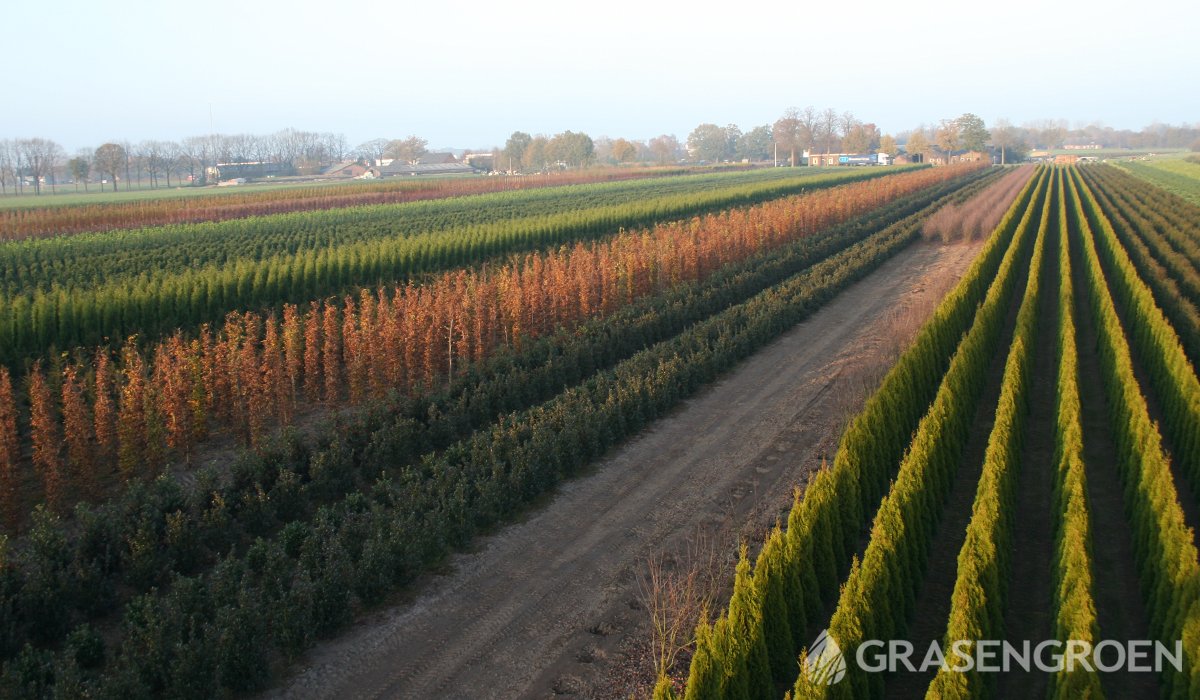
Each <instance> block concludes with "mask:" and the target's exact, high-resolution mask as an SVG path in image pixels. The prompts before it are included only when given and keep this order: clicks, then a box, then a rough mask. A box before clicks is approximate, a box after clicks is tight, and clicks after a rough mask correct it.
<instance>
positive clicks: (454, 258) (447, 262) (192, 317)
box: [0, 173, 906, 365]
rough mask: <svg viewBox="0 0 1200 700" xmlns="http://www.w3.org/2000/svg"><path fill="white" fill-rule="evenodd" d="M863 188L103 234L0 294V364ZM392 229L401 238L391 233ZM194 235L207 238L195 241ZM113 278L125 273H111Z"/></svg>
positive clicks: (759, 189)
mask: <svg viewBox="0 0 1200 700" xmlns="http://www.w3.org/2000/svg"><path fill="white" fill-rule="evenodd" d="M905 176H906V175H905V173H899V174H889V175H886V176H883V177H882V179H884V180H890V179H893V178H905ZM861 179H864V177H863V176H855V175H853V174H850V175H843V174H832V175H822V176H817V177H811V176H810V177H800V178H795V179H793V180H789V181H784V182H771V181H768V182H765V183H752V184H749V185H741V186H735V187H728V188H722V189H717V190H714V191H711V192H699V193H697V192H687V193H683V194H678V195H673V196H668V197H661V198H642V199H638V200H635V201H631V202H626V203H622V204H615V205H609V204H605V205H602V206H595V207H587V206H586V205H585V203H582V202H576V204H578V205H580V206H578V207H576V208H574V209H567V210H557V209H556V211H555V212H554V213H550V214H546V215H528V214H527V213H522V214H521V216H520V218H498V219H497V218H494V217H496V216H497V215H498V213H497V212H496V211H493V210H489V209H488V208H487V207H486V205H485V204H484V203H474V206H473V207H472V208H471V209H470V212H472V213H475V214H477V215H478V216H482V217H484V220H483V221H482V222H480V223H478V224H473V225H469V226H465V227H464V226H458V225H454V224H452V223H449V222H445V221H443V222H440V223H437V224H432V223H431V224H429V225H426V226H423V227H421V228H418V229H409V228H408V227H405V226H401V225H400V224H399V223H398V222H397V219H396V217H397V216H399V215H401V214H402V212H398V211H391V210H390V209H388V208H384V210H383V211H381V212H376V211H374V210H367V211H361V210H351V211H349V212H343V211H334V212H322V213H319V214H313V213H307V214H298V215H287V216H285V217H283V219H282V220H279V221H276V220H275V217H272V218H271V220H270V221H269V222H260V221H257V220H249V221H245V220H238V221H229V222H222V223H219V224H203V225H200V226H212V227H224V228H230V229H233V228H234V227H239V228H237V230H236V231H231V232H230V233H228V234H221V235H217V236H216V237H215V239H216V246H217V249H213V250H201V251H194V250H193V251H183V250H175V249H168V250H169V258H168V259H164V258H162V257H161V256H158V257H155V258H153V259H146V260H133V261H131V260H130V258H135V257H137V256H136V254H135V252H134V251H131V250H127V249H125V248H124V247H123V246H122V245H121V244H122V242H123V240H124V239H125V238H126V234H124V233H108V234H103V236H104V239H105V240H103V244H104V245H106V246H113V247H114V248H115V250H114V253H115V254H116V255H115V259H108V260H97V261H95V264H96V265H99V267H98V268H95V267H91V265H92V263H91V262H89V256H86V255H79V254H77V253H76V252H75V250H76V249H79V248H84V249H91V248H96V247H98V245H99V244H92V243H91V242H90V241H88V242H84V241H80V240H79V239H77V238H67V239H63V243H61V244H60V246H61V247H63V248H65V249H67V250H69V251H72V252H71V260H70V261H68V262H66V263H63V264H58V265H54V266H53V267H51V268H50V269H48V270H47V271H46V273H45V274H46V275H48V276H49V278H50V279H53V280H54V281H55V285H54V286H52V287H50V288H42V286H41V285H39V284H37V281H36V280H32V279H31V280H26V281H24V282H22V283H21V284H20V286H17V287H14V288H11V289H9V290H8V292H9V293H8V294H5V295H3V296H0V362H3V363H5V364H9V365H13V364H14V363H16V362H17V361H18V360H20V359H22V358H25V357H29V356H40V355H42V354H43V353H45V352H46V351H47V349H49V348H58V349H70V348H73V347H75V346H77V345H99V344H102V343H104V342H106V340H107V339H113V340H119V339H123V338H125V337H126V336H128V335H132V334H139V333H140V334H144V335H146V336H148V337H153V336H155V335H157V334H161V333H166V332H170V331H172V330H174V329H176V328H179V327H190V326H194V325H197V324H200V323H204V322H210V323H215V322H218V321H220V320H221V318H223V317H224V316H225V315H226V314H227V313H228V312H230V311H233V310H255V309H259V308H266V307H277V306H279V305H281V304H285V303H300V302H306V301H309V300H311V299H316V298H320V297H323V296H327V295H331V294H339V293H343V292H346V291H348V290H357V289H359V288H361V287H368V286H375V285H377V284H383V283H390V282H395V281H397V280H406V279H412V278H414V277H419V276H422V275H425V274H429V273H433V272H438V271H443V270H447V269H452V268H455V267H462V266H468V265H477V264H480V263H483V262H485V261H488V260H503V259H504V258H505V257H506V256H509V255H512V254H515V253H521V252H528V251H536V250H544V249H547V248H554V247H557V246H560V245H563V244H566V243H570V242H574V241H580V240H592V239H596V238H602V237H606V236H609V235H611V234H613V233H615V232H617V231H619V230H620V229H622V228H635V227H643V226H650V225H653V224H655V223H657V222H661V221H666V220H671V219H678V218H680V217H689V216H694V215H698V214H702V213H706V212H711V211H715V210H719V209H725V208H729V207H735V206H743V205H748V204H754V203H757V202H762V201H766V200H770V199H774V198H778V197H780V196H783V195H787V194H796V193H797V192H800V191H809V190H813V189H820V188H825V187H833V186H837V185H843V184H846V183H848V182H850V181H852V180H861ZM555 206H556V207H561V206H563V205H562V204H561V203H559V204H556V205H555ZM293 219H294V220H293ZM400 221H403V220H400ZM185 228H186V227H185ZM398 228H399V229H401V231H400V232H398V233H397V232H396V229H398ZM261 229H266V231H262V230H261ZM347 231H349V232H350V233H349V234H347V233H346V232H347ZM271 234H274V236H276V237H279V238H282V239H284V240H285V241H289V242H290V241H291V240H292V239H294V238H296V237H301V236H303V237H305V238H307V243H306V244H305V245H303V246H299V247H296V248H295V249H294V250H290V249H289V250H283V251H279V252H271V250H270V249H269V248H270V247H269V246H268V245H267V242H268V241H269V240H270V239H269V238H265V237H266V236H269V235H271ZM127 235H128V236H136V235H138V234H137V232H134V233H130V234H127ZM180 237H183V238H185V239H186V238H188V236H187V235H186V234H184V233H179V234H176V233H175V232H173V231H172V232H169V233H164V234H158V235H153V236H150V237H149V240H150V241H152V242H153V243H154V244H155V245H156V246H158V245H160V244H161V242H162V241H163V240H166V239H177V238H180ZM197 237H202V238H204V239H208V240H212V238H213V237H212V236H201V235H200V234H197ZM52 242H53V241H47V242H46V243H45V244H44V245H47V246H48V245H49V244H50V243H52ZM181 247H183V248H186V247H188V246H181ZM193 247H194V246H193ZM289 247H291V245H290V243H289ZM17 250H18V251H19V250H20V249H19V248H18V249H17ZM7 252H8V247H0V256H3V255H4V254H6V253H7ZM38 252H39V254H41V252H42V251H40V250H39V251H38ZM76 265H84V266H86V267H88V268H90V269H91V270H92V272H91V274H90V276H89V275H77V274H75V271H74V269H73V268H74V267H75V266H76ZM130 265H132V268H130V267H129V266H130ZM114 268H115V269H118V270H124V272H121V273H119V274H113V273H112V272H111V270H112V269H114ZM5 277H8V275H5Z"/></svg>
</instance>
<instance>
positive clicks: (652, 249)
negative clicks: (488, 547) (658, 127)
mask: <svg viewBox="0 0 1200 700" xmlns="http://www.w3.org/2000/svg"><path fill="white" fill-rule="evenodd" d="M973 167H974V166H963V167H961V168H940V169H930V170H921V171H915V172H908V173H903V174H900V175H895V176H890V177H885V178H881V179H875V180H870V181H866V182H860V183H855V184H850V185H846V186H842V187H837V188H833V189H828V190H820V191H817V192H815V193H812V194H808V195H802V196H798V197H791V198H787V199H783V200H778V201H774V202H769V203H767V204H763V205H760V206H756V207H752V208H749V209H745V210H735V211H729V212H722V213H720V214H714V215H708V216H705V217H703V218H699V217H698V218H694V219H691V220H689V221H683V222H674V223H669V224H663V225H660V226H657V227H655V228H653V229H651V230H645V231H636V232H626V233H622V234H620V235H618V236H615V237H613V238H611V239H608V240H606V241H604V242H600V243H595V244H591V245H584V244H582V243H581V244H577V245H575V246H574V247H570V248H568V247H563V248H561V249H559V250H557V251H552V252H549V253H545V254H530V255H526V256H525V257H524V258H522V259H520V260H518V261H515V262H513V263H512V264H510V265H507V266H503V267H499V268H491V269H488V268H484V269H481V270H457V271H452V272H448V273H446V274H443V275H441V276H439V277H437V278H436V279H434V280H433V281H431V282H429V283H426V284H424V285H414V284H408V285H406V286H400V287H390V288H389V287H380V288H378V289H376V290H367V289H364V290H362V291H361V293H360V294H359V295H358V296H356V297H352V296H347V297H346V298H344V299H342V300H337V299H330V300H325V301H314V302H311V303H310V304H308V305H307V306H301V307H298V306H293V305H288V306H285V307H284V308H283V311H282V314H280V315H279V316H276V315H275V314H270V315H266V316H264V315H261V314H257V313H253V312H245V313H232V314H230V315H229V316H228V317H227V318H226V321H225V322H224V324H223V325H222V326H220V327H219V328H215V329H213V328H209V327H208V326H204V327H202V329H201V330H200V332H199V333H198V334H197V335H196V337H194V338H190V339H189V338H185V337H184V335H183V333H182V332H176V333H175V335H173V336H172V337H170V338H168V339H166V340H164V341H162V342H160V343H158V344H157V345H156V346H154V347H153V348H152V349H151V350H149V351H147V352H144V353H143V352H142V351H139V350H138V348H137V345H136V343H135V342H134V339H133V338H130V339H129V341H128V342H127V343H126V344H125V346H124V347H123V348H122V349H121V352H120V358H119V361H118V362H116V363H113V362H112V359H111V358H110V356H109V351H108V350H107V349H100V350H97V351H96V352H95V353H94V361H93V362H89V363H86V365H83V364H69V365H68V366H67V367H66V368H65V370H64V371H63V375H62V377H61V381H59V382H57V383H59V384H61V392H60V394H61V400H60V401H58V402H55V401H53V400H52V396H51V392H50V390H49V388H48V386H49V382H48V378H47V377H46V376H45V371H44V369H43V368H42V366H41V365H40V363H39V364H37V365H34V367H33V368H32V370H31V372H30V374H29V376H28V377H27V378H26V380H25V386H27V387H29V399H30V413H29V416H30V418H29V430H28V431H27V433H26V434H25V435H24V437H26V438H27V444H28V449H25V448H23V447H22V445H21V442H20V440H19V438H18V431H17V422H18V421H17V420H16V408H15V407H14V399H15V397H14V395H13V392H12V389H11V382H10V381H9V377H8V374H7V372H6V371H4V370H2V369H0V468H3V472H0V481H2V482H3V483H0V487H3V488H5V489H9V490H11V489H13V488H15V486H14V484H15V483H16V482H15V479H16V476H15V475H16V473H17V468H18V465H19V463H21V462H22V456H23V455H24V454H28V455H30V461H31V463H32V465H33V466H34V468H35V469H36V470H37V472H38V474H39V475H40V477H41V481H42V484H43V488H44V489H45V498H46V500H47V501H48V502H50V503H51V504H55V505H57V504H59V503H61V499H62V494H63V493H64V488H65V487H64V484H63V482H64V481H70V482H71V483H72V484H73V485H74V486H75V488H76V489H83V490H90V489H94V488H95V487H96V486H98V485H100V484H99V482H100V481H103V479H104V476H103V475H104V474H106V473H107V471H108V469H107V465H111V464H112V463H113V461H114V460H115V461H116V463H117V465H118V469H119V474H120V477H121V479H122V481H127V480H129V479H132V478H135V477H138V476H151V475H153V474H154V473H155V472H157V470H158V469H159V468H160V467H161V466H162V465H163V464H164V463H165V462H166V461H167V460H168V459H171V458H174V459H183V460H186V459H188V457H189V456H190V455H191V454H192V452H193V450H194V448H195V446H196V444H197V443H198V441H200V440H202V439H204V438H205V437H206V436H207V435H208V434H209V433H211V432H212V431H214V430H217V429H229V430H231V431H232V432H234V433H236V434H237V435H238V437H239V438H240V439H241V440H242V442H243V443H244V444H247V445H255V444H256V443H257V442H258V441H259V440H261V439H262V438H263V436H265V435H267V434H268V433H269V432H270V431H272V430H273V429H275V428H276V427H277V426H279V425H286V424H289V423H291V422H292V421H293V420H294V418H295V416H296V413H297V411H298V410H299V409H301V408H302V407H305V406H311V405H314V404H318V403H324V404H325V405H333V404H339V403H343V402H350V403H356V402H359V401H362V400H364V399H368V398H377V397H382V396H384V395H385V394H386V393H387V392H389V391H399V392H403V393H416V392H420V391H422V390H424V389H426V388H429V387H434V386H437V385H439V384H440V383H441V382H443V381H445V380H447V379H448V378H449V377H451V376H453V375H454V374H455V373H456V372H458V371H460V370H461V368H462V366H463V365H464V364H467V363H471V362H478V361H479V360H482V359H484V358H486V357H488V356H489V355H490V354H491V353H493V352H494V351H495V350H496V349H497V348H499V347H501V346H506V345H507V346H514V347H516V348H518V349H519V348H520V346H521V344H522V342H523V340H525V339H529V338H536V337H538V336H541V335H543V334H546V333H549V332H552V331H553V330H554V329H557V328H563V327H566V328H570V327H572V326H574V325H576V324H578V323H579V322H581V321H582V320H584V319H587V318H589V317H592V316H596V315H605V314H609V313H611V312H613V311H614V310H616V309H618V308H619V307H621V306H622V305H624V304H627V303H629V302H630V301H632V300H634V299H637V298H640V297H644V296H646V295H649V294H653V293H655V292H656V291H659V290H663V289H665V288H668V287H670V286H672V285H675V284H678V283H680V282H684V281H689V280H697V279H701V278H703V277H705V276H707V275H709V274H710V273H712V272H713V271H715V270H716V269H718V268H720V267H722V266H724V265H726V264H729V263H731V262H734V261H738V260H743V259H746V258H747V257H749V256H751V255H753V254H755V253H757V252H759V251H763V250H767V249H770V248H774V247H778V246H781V245H784V244H786V243H788V242H789V241H792V240H795V239H797V238H800V237H802V236H806V235H809V234H811V233H813V232H815V231H819V230H821V229H823V228H825V227H828V226H831V225H833V224H836V223H838V222H841V221H845V220H846V219H849V218H851V217H853V216H856V215H858V214H860V213H863V212H866V211H868V210H870V209H873V208H875V207H878V206H881V205H883V204H885V203H887V202H889V201H891V200H894V199H896V198H898V197H901V196H904V195H906V194H909V193H912V192H915V191H917V190H919V189H922V188H925V187H928V186H931V185H934V184H936V183H939V182H944V181H946V180H948V179H951V178H953V177H957V176H959V175H961V174H962V173H963V172H964V170H969V169H972V168H973ZM85 378H86V379H85ZM60 435H62V437H61V439H60ZM6 493H7V491H6ZM10 512H12V511H10Z"/></svg>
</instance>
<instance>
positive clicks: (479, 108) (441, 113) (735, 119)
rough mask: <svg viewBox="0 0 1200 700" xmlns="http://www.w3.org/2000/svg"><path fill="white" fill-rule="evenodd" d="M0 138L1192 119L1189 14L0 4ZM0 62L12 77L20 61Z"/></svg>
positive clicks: (26, 0)
mask: <svg viewBox="0 0 1200 700" xmlns="http://www.w3.org/2000/svg"><path fill="white" fill-rule="evenodd" d="M0 26H2V27H3V31H2V32H0V34H2V35H3V37H4V39H3V43H4V50H3V54H4V57H5V63H6V65H5V66H4V67H3V68H2V69H0V105H2V106H0V138H5V137H32V136H42V137H46V138H52V139H55V140H57V141H59V142H60V143H62V144H63V145H64V146H65V147H66V148H67V149H68V150H69V151H70V150H74V149H76V148H79V147H85V146H86V147H94V146H96V145H98V144H99V143H101V142H102V141H104V140H110V139H130V140H134V141H137V140H141V139H147V138H161V139H176V138H181V137H184V136H189V135H196V134H201V133H207V132H208V130H209V110H210V105H211V111H212V126H213V128H215V129H216V130H217V131H219V132H223V133H236V132H251V133H267V132H271V131H275V130H278V129H281V128H284V127H288V126H291V127H295V128H298V129H308V130H314V131H334V132H341V133H344V134H345V135H346V138H347V139H348V141H349V142H350V145H352V146H353V145H355V144H357V143H360V142H362V141H365V140H367V139H370V138H374V137H377V136H384V137H402V136H406V135H408V134H416V135H419V136H422V137H424V138H426V139H428V140H429V142H430V144H431V145H432V146H461V147H483V146H492V145H498V144H503V142H504V140H505V138H506V137H507V135H508V134H510V133H511V132H512V131H514V130H518V129H519V130H522V131H528V132H531V133H539V132H540V133H546V134H552V133H556V132H559V131H563V130H565V129H571V130H575V131H585V132H587V133H589V134H591V135H592V136H593V137H595V136H600V135H608V136H613V137H616V136H626V137H632V138H648V137H651V136H654V135H657V134H660V133H674V134H676V135H678V136H679V137H680V138H684V137H685V136H686V135H687V133H688V132H689V131H691V129H692V128H693V127H695V126H696V125H697V124H699V123H701V122H715V123H718V124H727V123H736V124H738V125H740V126H741V127H743V129H747V128H749V127H752V126H755V125H758V124H763V123H769V122H772V121H774V120H775V119H776V118H777V117H778V116H779V115H780V113H781V112H782V111H783V110H784V109H785V108H787V107H789V106H793V105H794V106H799V107H804V106H806V105H810V104H811V105H814V106H816V107H818V108H823V107H826V106H832V107H835V108H837V109H838V110H839V111H841V110H850V111H853V112H854V113H855V114H856V115H857V116H858V117H859V118H861V119H863V120H866V121H874V122H876V123H877V124H879V126H880V127H881V128H882V129H883V130H884V131H885V132H894V131H899V130H904V129H908V128H911V127H913V126H915V125H916V124H918V123H921V122H934V121H936V120H938V119H939V118H943V117H953V116H957V115H959V114H961V113H963V112H968V111H969V112H974V113H976V114H978V115H980V116H982V117H983V118H984V119H985V120H986V121H987V122H988V123H989V124H990V123H991V122H992V121H994V120H995V119H996V118H997V117H1005V118H1009V119H1011V120H1012V121H1014V122H1016V123H1021V122H1023V121H1027V120H1032V119H1039V118H1046V117H1054V118H1064V119H1067V120H1069V121H1070V122H1071V123H1072V125H1075V124H1077V123H1079V124H1082V123H1084V122H1091V121H1100V122H1103V123H1104V124H1107V125H1110V126H1114V127H1117V128H1134V129H1137V128H1141V127H1142V126H1145V125H1146V124H1149V123H1151V122H1153V121H1156V120H1157V121H1163V122H1169V123H1180V122H1198V121H1200V46H1198V43H1200V42H1198V40H1197V37H1196V32H1197V30H1198V29H1200V3H1197V2H1164V1H1163V0H1150V1H1144V2H1127V1H1126V2H1115V1H1112V0H1100V1H1093V2H1079V1H1077V0H1070V1H1057V2H1056V0H1037V1H1036V2H1035V1H1032V0H1005V1H1004V2H995V3H993V2H979V1H978V0H960V1H958V2H946V1H943V2H933V1H932V0H915V1H913V2H887V3H883V2H875V1H874V0H871V1H869V2H820V1H819V0H789V1H786V2H761V1H753V0H752V1H749V2H730V3H722V4H712V3H708V2H704V1H703V0H691V1H689V2H675V1H671V2H658V1H656V0H640V1H634V0H606V2H603V3H599V2H597V3H586V4H585V3H577V2H569V1H566V2H564V1H561V0H560V1H555V2H525V1H513V0H510V1H508V2H503V1H495V2H479V1H475V0H426V1H424V2H420V3H417V2H410V1H405V0H398V1H393V2H383V1H380V2H360V1H356V0H345V1H336V2H317V1H315V0H239V1H238V2H230V1H228V0H204V1H203V2H195V3H191V2H188V3H185V2H176V1H174V0H154V1H152V2H143V1H140V0H139V1H132V0H115V1H111V2H98V1H97V0H88V1H87V2H84V1H82V0H59V1H57V2H40V1H38V0H22V1H20V2H18V1H17V0H0ZM14 61H15V62H16V64H15V65H14Z"/></svg>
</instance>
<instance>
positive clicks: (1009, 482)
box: [929, 174, 1062, 700]
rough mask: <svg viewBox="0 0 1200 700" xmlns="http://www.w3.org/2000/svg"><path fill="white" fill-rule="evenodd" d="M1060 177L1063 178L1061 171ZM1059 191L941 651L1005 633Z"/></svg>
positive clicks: (1041, 235) (944, 694) (972, 694)
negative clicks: (1023, 453) (1016, 515)
mask: <svg viewBox="0 0 1200 700" xmlns="http://www.w3.org/2000/svg"><path fill="white" fill-rule="evenodd" d="M1057 178H1058V179H1061V174H1058V175H1057ZM1061 189H1062V188H1061V182H1057V183H1056V184H1055V188H1054V191H1053V192H1052V193H1051V197H1050V203H1049V205H1048V206H1047V208H1046V211H1045V213H1044V214H1043V219H1042V225H1041V227H1040V229H1039V230H1038V235H1037V240H1036V242H1035V243H1034V249H1033V258H1032V260H1031V261H1030V265H1029V277H1028V279H1027V281H1026V283H1025V294H1024V297H1023V298H1022V299H1021V306H1020V309H1019V310H1018V311H1017V324H1016V329H1015V331H1014V332H1013V340H1012V345H1011V346H1010V347H1009V350H1008V357H1007V359H1006V360H1005V364H1004V374H1003V376H1002V378H1001V380H1000V381H1001V384H1000V399H999V403H998V404H997V406H996V417H995V421H994V422H993V424H992V430H991V433H990V434H989V435H988V443H987V448H986V449H985V451H984V455H983V470H982V472H981V474H980V477H979V484H978V486H977V488H976V491H975V502H974V503H973V504H972V506H971V520H970V522H969V523H967V534H966V538H965V539H964V540H963V545H962V548H961V549H960V550H959V553H958V569H957V576H956V577H955V581H954V591H953V593H951V597H950V619H949V621H948V623H947V626H946V635H945V643H944V645H943V647H942V648H943V649H950V648H951V647H952V645H953V644H954V643H956V642H959V641H960V640H967V641H968V642H970V641H973V640H978V639H1003V638H1004V611H1005V606H1006V604H1007V601H1008V585H1009V572H1010V563H1009V562H1010V561H1011V559H1012V530H1013V516H1014V511H1015V510H1016V504H1015V503H1014V494H1015V491H1016V483H1017V479H1018V475H1019V473H1020V470H1021V467H1022V465H1021V448H1022V446H1023V445H1024V438H1025V423H1026V419H1027V418H1028V412H1029V385H1030V375H1031V374H1032V371H1033V357H1034V353H1035V349H1036V348H1037V343H1038V310H1039V308H1040V307H1039V305H1040V304H1041V303H1042V301H1041V299H1042V288H1041V282H1042V265H1043V259H1044V258H1045V256H1046V255H1047V253H1046V248H1047V246H1048V245H1049V244H1048V243H1047V238H1050V237H1052V236H1053V235H1054V234H1053V233H1052V232H1051V231H1050V226H1049V225H1048V220H1049V216H1048V214H1049V212H1050V211H1055V210H1057V209H1059V208H1060V206H1061V203H1060V201H1059V195H1058V192H1060V191H1061ZM1055 221H1057V217H1056V219H1055ZM1052 254H1053V253H1050V255H1052ZM968 413H970V411H969V409H968ZM994 681H995V676H994V675H989V674H986V673H980V672H979V671H977V670H975V669H972V670H970V671H966V672H963V671H962V670H954V669H952V668H951V667H949V666H943V667H942V668H941V669H939V671H938V673H937V676H936V677H935V678H934V679H933V682H932V683H931V684H930V686H929V694H930V695H932V696H933V697H938V698H943V699H944V700H950V699H951V698H959V699H964V700H965V699H966V698H986V697H990V692H991V690H992V688H993V687H994V686H993V684H994Z"/></svg>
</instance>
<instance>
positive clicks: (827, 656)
mask: <svg viewBox="0 0 1200 700" xmlns="http://www.w3.org/2000/svg"><path fill="white" fill-rule="evenodd" d="M804 675H805V677H807V678H808V680H809V681H811V682H813V683H816V684H817V685H833V684H834V683H837V682H838V681H840V680H842V679H843V678H845V677H846V658H845V657H844V656H843V655H842V648H841V647H839V646H838V643H837V640H836V639H834V638H833V636H832V635H830V634H829V630H821V634H818V635H817V639H816V641H814V642H813V644H812V646H811V647H809V649H808V656H807V657H806V658H805V659H804Z"/></svg>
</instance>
